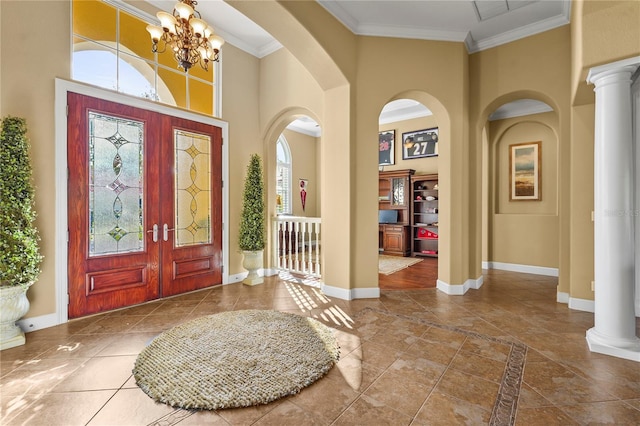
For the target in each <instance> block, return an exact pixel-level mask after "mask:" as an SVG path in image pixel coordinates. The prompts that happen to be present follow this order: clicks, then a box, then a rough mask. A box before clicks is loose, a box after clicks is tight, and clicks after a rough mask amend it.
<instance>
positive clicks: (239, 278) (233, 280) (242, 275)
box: [223, 272, 249, 284]
mask: <svg viewBox="0 0 640 426" xmlns="http://www.w3.org/2000/svg"><path fill="white" fill-rule="evenodd" d="M248 275H249V272H240V273H239V274H233V275H229V278H228V281H227V282H226V283H223V284H233V283H239V282H240V281H242V280H244V279H245V278H247V276H248Z"/></svg>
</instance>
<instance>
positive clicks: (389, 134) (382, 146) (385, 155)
mask: <svg viewBox="0 0 640 426" xmlns="http://www.w3.org/2000/svg"><path fill="white" fill-rule="evenodd" d="M395 139H396V131H395V130H387V131H385V132H379V133H378V147H379V150H380V151H379V153H378V165H379V166H389V165H391V164H395V158H394V152H395Z"/></svg>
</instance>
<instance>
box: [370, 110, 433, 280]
mask: <svg viewBox="0 0 640 426" xmlns="http://www.w3.org/2000/svg"><path fill="white" fill-rule="evenodd" d="M378 126H379V129H378V130H379V137H378V139H379V163H378V167H379V180H378V185H379V188H378V191H379V201H378V209H379V216H378V222H379V224H378V251H379V254H380V265H383V266H384V265H385V264H386V263H387V262H390V263H392V264H393V263H399V265H398V267H400V266H403V265H409V266H408V267H406V268H403V269H400V270H397V271H395V272H393V273H391V274H388V273H386V271H385V268H383V269H381V270H380V271H379V275H378V283H379V287H380V289H382V290H384V289H398V288H401V289H423V288H433V287H435V286H436V280H437V278H438V234H439V227H438V222H439V219H438V203H439V200H438V187H439V186H438V181H437V176H438V143H437V142H438V140H437V135H438V123H437V120H436V118H435V117H434V116H433V113H432V112H431V110H429V108H427V107H426V106H425V105H424V104H422V103H421V102H419V101H417V100H415V99H408V98H400V99H394V100H392V101H390V102H388V103H387V104H386V105H385V106H384V107H383V108H382V111H381V112H380V116H379V119H378ZM425 135H426V136H425ZM423 136H425V137H423ZM427 136H428V137H427ZM423 139H424V140H423ZM427 139H428V140H427ZM407 170H408V172H406V173H405V172H404V171H407ZM398 173H400V174H398ZM396 174H398V177H393V176H396ZM401 176H406V177H405V178H402V179H405V180H407V181H408V182H407V184H408V185H407V187H406V189H405V190H404V191H405V192H404V196H403V200H402V203H401V204H400V205H397V204H396V203H395V202H390V201H388V200H387V198H395V194H393V195H390V196H387V195H386V191H388V190H389V189H391V190H392V191H394V192H395V190H394V189H393V188H391V187H389V185H387V184H388V182H390V181H389V179H392V180H391V182H396V181H398V179H399V178H400V177H401ZM398 182H399V181H398ZM418 188H419V189H418ZM427 188H429V189H427ZM427 197H428V198H429V200H426V198H427ZM397 212H401V213H402V214H398V213H397ZM405 213H406V214H405ZM398 231H400V232H398ZM389 255H395V257H398V256H400V257H403V259H394V258H391V257H388V256H389ZM393 269H395V268H391V270H393Z"/></svg>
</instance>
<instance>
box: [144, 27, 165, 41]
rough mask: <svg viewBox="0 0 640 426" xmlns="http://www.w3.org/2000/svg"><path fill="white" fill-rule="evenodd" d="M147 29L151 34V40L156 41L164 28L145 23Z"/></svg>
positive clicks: (160, 36)
mask: <svg viewBox="0 0 640 426" xmlns="http://www.w3.org/2000/svg"><path fill="white" fill-rule="evenodd" d="M147 31H148V32H149V34H151V40H153V42H154V43H157V42H158V41H160V39H161V38H162V34H164V30H163V29H162V28H161V27H159V26H157V25H147Z"/></svg>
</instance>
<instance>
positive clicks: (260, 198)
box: [239, 154, 265, 251]
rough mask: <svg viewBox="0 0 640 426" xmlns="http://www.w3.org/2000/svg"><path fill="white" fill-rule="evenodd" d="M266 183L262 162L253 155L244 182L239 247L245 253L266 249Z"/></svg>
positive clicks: (257, 156) (258, 157) (256, 155)
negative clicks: (263, 176)
mask: <svg viewBox="0 0 640 426" xmlns="http://www.w3.org/2000/svg"><path fill="white" fill-rule="evenodd" d="M264 238H265V236H264V181H263V178H262V160H261V159H260V156H259V155H258V154H252V155H251V160H250V161H249V165H248V166H247V176H246V177H245V181H244V195H243V201H242V214H241V217H240V235H239V239H240V240H239V245H240V250H243V251H260V250H263V249H264Z"/></svg>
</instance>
